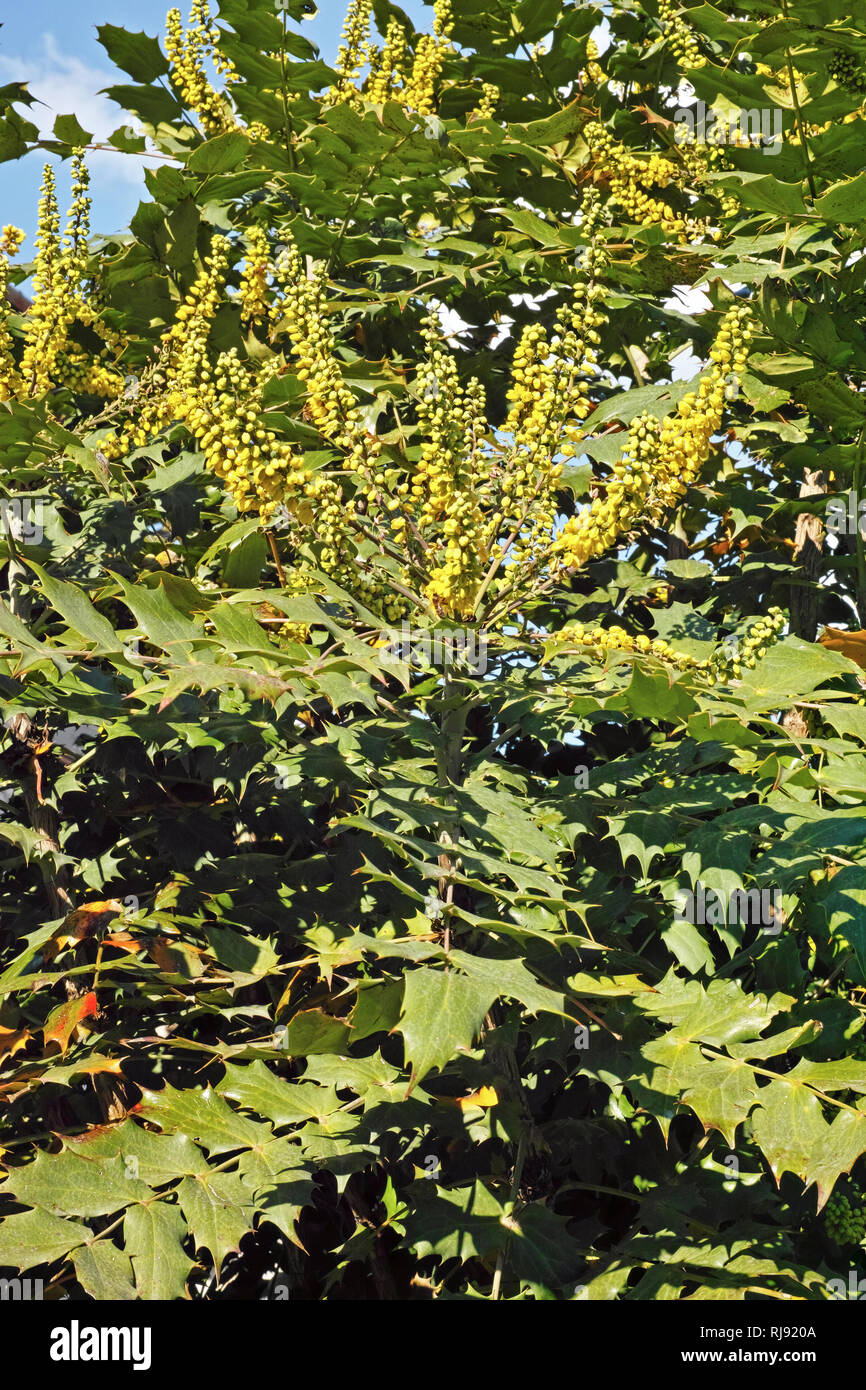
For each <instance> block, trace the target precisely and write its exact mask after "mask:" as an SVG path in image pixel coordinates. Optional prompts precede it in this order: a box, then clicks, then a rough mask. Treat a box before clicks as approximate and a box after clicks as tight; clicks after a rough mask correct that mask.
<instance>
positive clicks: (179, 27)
mask: <svg viewBox="0 0 866 1390" xmlns="http://www.w3.org/2000/svg"><path fill="white" fill-rule="evenodd" d="M220 38H221V35H220V31H219V28H218V26H217V25H216V24H214V22H213V19H212V17H211V13H210V3H209V0H192V8H191V10H190V16H189V23H188V26H187V28H186V29H184V26H183V21H182V20H181V16H180V10H178V9H171V10H169V12H168V14H167V15H166V20H165V51H166V54H167V55H168V58H169V61H170V63H171V79H172V82H173V83H174V86H175V88H176V89H177V92H178V94H179V95H180V97H181V99H182V100H183V103H184V105H185V106H186V107H187V109H188V110H190V111H194V112H195V114H196V115H197V116H198V119H199V120H200V121H201V125H202V130H203V131H204V133H205V135H208V136H212V135H223V134H225V133H226V132H227V131H243V133H244V134H245V135H249V136H250V137H251V138H252V139H266V138H267V136H268V130H267V128H266V127H265V126H264V125H262V124H261V122H259V121H253V122H252V124H251V125H249V126H246V127H244V126H242V125H241V124H240V123H239V122H238V121H237V120H236V118H235V115H234V112H233V110H232V107H231V103H230V101H229V99H228V95H227V92H228V90H229V89H230V88H231V86H232V84H233V83H235V82H237V81H238V80H239V79H238V72H237V70H236V68H235V65H234V63H233V62H232V61H231V59H230V58H227V57H226V55H225V54H224V53H223V52H222V50H221V48H220ZM208 62H210V63H212V64H213V67H214V69H215V71H216V72H217V74H218V75H219V76H220V77H222V78H223V80H224V82H225V84H226V92H218V91H217V90H216V88H215V87H214V86H213V85H212V84H211V82H210V80H209V79H208V76H207V63H208Z"/></svg>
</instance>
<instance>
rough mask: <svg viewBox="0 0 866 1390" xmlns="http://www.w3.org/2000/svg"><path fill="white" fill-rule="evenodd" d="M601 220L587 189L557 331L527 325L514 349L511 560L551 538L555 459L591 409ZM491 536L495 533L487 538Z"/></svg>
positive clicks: (505, 482) (505, 489) (569, 447)
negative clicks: (579, 248)
mask: <svg viewBox="0 0 866 1390" xmlns="http://www.w3.org/2000/svg"><path fill="white" fill-rule="evenodd" d="M599 218H600V201H599V198H598V194H597V192H596V190H595V189H590V190H589V191H588V192H587V194H586V196H585V199H584V205H583V223H582V230H583V234H584V237H585V238H586V246H585V249H584V250H583V252H582V256H581V262H580V265H579V269H578V273H577V276H576V279H575V285H574V289H573V292H572V295H571V297H570V299H569V300H568V302H567V303H566V304H564V305H563V307H562V308H561V309H560V310H559V312H558V314H557V317H556V322H555V331H554V334H553V336H552V337H551V338H550V339H548V337H547V335H546V334H545V332H544V331H543V329H542V328H540V327H539V326H538V325H536V324H530V325H529V326H528V327H527V328H526V329H524V331H523V334H522V335H521V338H520V342H519V343H518V345H517V348H516V351H515V354H514V363H513V366H512V372H511V380H512V385H511V389H510V390H509V392H508V399H509V401H510V402H511V408H510V411H509V414H508V417H507V419H506V422H505V426H504V428H505V430H506V432H507V433H508V434H510V435H511V437H512V441H513V442H512V445H511V448H510V450H509V458H508V461H507V464H506V466H505V467H504V468H503V472H502V478H501V483H500V498H501V502H500V505H501V507H502V510H503V513H504V516H505V519H506V521H507V524H508V526H509V527H513V526H517V527H518V528H519V531H518V534H519V541H518V544H517V545H516V546H515V548H514V550H513V551H512V552H511V557H510V558H511V561H512V562H516V561H518V560H521V559H529V558H532V559H535V558H536V557H537V554H538V551H539V548H544V547H546V546H547V545H548V544H549V540H550V535H551V531H552V528H553V524H554V519H555V512H556V507H555V501H556V488H557V485H558V484H559V481H560V478H561V476H562V464H561V463H558V462H556V459H557V456H561V457H563V458H570V457H572V456H573V454H574V452H575V444H576V443H577V442H578V441H579V440H580V439H582V437H583V435H582V431H581V428H580V426H581V424H582V423H583V421H584V420H585V419H586V417H587V416H588V415H589V413H590V411H591V409H592V402H591V400H590V397H589V390H590V384H591V382H592V379H593V377H594V376H595V374H596V371H597V360H598V359H597V348H598V345H599V342H600V334H599V329H600V327H601V326H602V324H603V323H604V318H605V315H604V311H603V309H602V308H601V307H600V301H601V300H602V299H603V297H604V288H603V286H602V285H601V283H600V278H599V277H600V276H601V273H602V271H603V269H604V266H605V264H606V262H607V257H606V255H605V252H604V247H603V244H602V242H601V238H600V234H599ZM564 438H565V439H567V442H564ZM499 520H501V518H496V520H495V521H494V525H496V524H498V522H499ZM494 539H495V537H494V536H492V535H491V536H490V537H489V543H491V544H492V542H493V540H494Z"/></svg>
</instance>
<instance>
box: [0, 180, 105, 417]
mask: <svg viewBox="0 0 866 1390" xmlns="http://www.w3.org/2000/svg"><path fill="white" fill-rule="evenodd" d="M88 187H89V177H88V173H87V166H86V165H85V163H84V158H83V156H82V155H81V153H76V154H75V155H74V156H73V159H72V203H71V206H70V209H69V216H68V220H67V226H66V231H65V233H64V235H63V236H62V237H61V235H60V214H59V211H58V207H57V195H56V192H55V182H54V171H53V170H52V168H51V165H50V164H47V165H46V166H45V170H44V173H43V179H42V189H41V193H40V198H39V226H38V230H37V233H36V269H35V272H34V275H33V286H34V297H33V303H32V305H31V306H30V309H29V310H28V312H27V314H26V315H25V316H24V320H23V334H24V341H23V351H22V353H21V358H20V362H16V359H15V354H14V344H13V341H12V336H11V334H10V332H9V327H8V322H4V325H3V336H2V341H0V398H2V399H3V400H8V399H10V398H13V397H17V398H23V397H28V396H29V397H40V396H44V395H46V394H47V393H48V392H51V391H54V390H57V389H58V388H61V387H63V388H67V389H68V390H70V391H72V392H73V393H74V394H76V395H85V396H103V397H110V396H116V395H118V394H119V393H120V392H121V391H122V390H123V377H122V376H121V375H120V374H119V372H117V371H116V370H114V368H113V365H112V358H113V357H114V356H116V355H117V354H118V353H119V350H120V345H119V343H118V340H117V338H116V336H115V335H114V334H113V333H112V332H111V330H109V329H108V328H107V327H106V326H105V325H104V323H103V321H102V319H101V317H100V314H99V302H98V294H97V291H96V289H95V287H94V286H92V285H88V283H87V262H88V251H87V240H88V235H89V230H90V196H89V192H88ZM23 240H24V233H23V232H20V231H19V230H18V228H16V227H4V229H3V234H2V238H0V252H2V253H5V256H11V255H15V254H16V253H17V251H18V249H19V248H20V246H21V244H22V242H23ZM0 267H2V268H0V280H2V295H3V298H4V299H5V296H6V285H7V283H8V274H9V270H8V262H7V261H6V260H5V258H4V257H0ZM76 325H82V326H83V327H86V328H89V329H91V330H92V331H93V332H95V333H96V334H97V336H98V337H101V338H102V340H103V344H104V346H103V347H102V348H101V349H100V350H99V352H98V354H97V356H96V357H93V356H92V355H91V354H89V353H87V352H86V351H85V350H84V349H83V348H81V347H79V346H78V344H77V343H76V342H75V339H74V334H73V330H74V329H75V327H76Z"/></svg>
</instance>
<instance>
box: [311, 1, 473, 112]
mask: <svg viewBox="0 0 866 1390" xmlns="http://www.w3.org/2000/svg"><path fill="white" fill-rule="evenodd" d="M372 14H373V3H372V0H350V3H349V8H348V11H347V14H346V20H345V23H344V25H343V35H342V43H341V45H340V50H339V53H338V54H337V62H336V65H335V66H336V69H337V73H338V74H339V79H338V81H337V82H336V83H335V84H334V86H333V87H331V88H330V89H329V91H328V92H327V94H326V96H325V104H326V105H330V106H333V105H336V104H337V103H339V102H356V103H357V102H358V101H359V100H360V99H361V98H363V99H365V100H366V101H371V102H377V103H378V102H384V101H388V100H396V101H399V102H400V103H401V104H402V105H403V106H405V107H406V108H407V109H408V110H410V111H417V112H418V114H419V115H422V116H429V115H431V114H432V113H433V111H434V110H435V107H436V94H437V89H438V87H439V82H440V78H441V76H442V70H443V68H444V66H445V61H446V59H447V57H448V54H449V52H450V51H451V43H450V35H451V31H452V29H453V27H454V16H453V13H452V5H451V0H434V5H433V33H432V34H422V35H421V36H420V38H419V39H418V42H417V46H416V48H415V51H414V53H411V54H410V52H409V44H408V37H407V33H406V30H405V28H404V26H403V24H402V23H401V22H400V21H399V20H398V19H397V18H392V19H391V20H390V21H389V23H388V28H387V31H386V34H385V44H384V47H383V48H381V49H380V48H378V47H377V46H376V45H375V44H374V43H373V41H372V38H371V32H370V31H371V20H372ZM367 67H369V74H368V76H367V79H366V82H362V74H363V72H364V69H365V68H367ZM487 86H488V84H485V87H487ZM494 92H496V99H497V100H498V92H497V91H496V89H495V88H493V87H492V86H490V88H489V90H485V93H484V97H483V100H482V106H483V111H482V114H490V112H491V110H492V106H491V102H492V99H493V93H494ZM493 105H495V102H493Z"/></svg>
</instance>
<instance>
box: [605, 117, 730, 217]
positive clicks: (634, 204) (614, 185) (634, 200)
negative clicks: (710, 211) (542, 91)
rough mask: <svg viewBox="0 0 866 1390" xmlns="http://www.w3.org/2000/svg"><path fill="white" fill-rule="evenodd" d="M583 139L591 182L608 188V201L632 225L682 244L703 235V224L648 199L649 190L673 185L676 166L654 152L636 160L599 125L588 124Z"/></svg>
mask: <svg viewBox="0 0 866 1390" xmlns="http://www.w3.org/2000/svg"><path fill="white" fill-rule="evenodd" d="M583 136H584V139H585V140H586V142H587V144H588V145H589V148H590V150H591V152H592V155H593V161H594V163H593V178H594V180H595V181H596V183H599V182H602V181H604V182H606V183H607V184H608V186H609V189H610V196H611V198H612V199H613V200H614V201H615V202H616V203H618V204H619V206H620V207H621V208H622V209H623V211H624V212H625V214H626V216H627V217H630V218H631V219H632V221H633V222H636V223H640V224H642V225H643V226H648V227H652V226H658V227H661V228H662V230H663V231H665V232H668V233H670V234H671V235H672V236H676V237H677V238H678V239H679V240H680V241H683V242H686V241H688V240H690V239H692V238H694V237H697V236H703V235H705V234H706V232H707V227H706V224H705V223H703V222H701V221H699V220H698V219H695V218H691V217H684V216H682V215H681V214H680V213H678V212H676V211H675V210H674V209H673V208H672V207H671V206H670V205H669V204H668V203H666V202H664V201H663V200H662V199H659V198H653V197H651V196H650V192H649V190H651V189H653V188H668V187H670V186H671V184H675V183H676V175H677V172H678V170H677V165H676V164H675V163H673V162H672V161H671V160H670V159H669V158H667V157H666V156H664V155H661V154H657V153H655V152H653V153H652V154H650V155H649V156H647V157H645V158H640V157H638V155H636V154H635V153H633V151H631V150H630V149H628V147H627V146H625V145H623V144H621V143H620V142H619V141H618V140H615V139H614V137H613V136H612V135H610V134H609V133H608V132H607V131H606V130H605V128H604V126H603V125H601V123H600V122H599V121H589V122H588V123H587V124H586V125H585V126H584V128H583Z"/></svg>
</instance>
